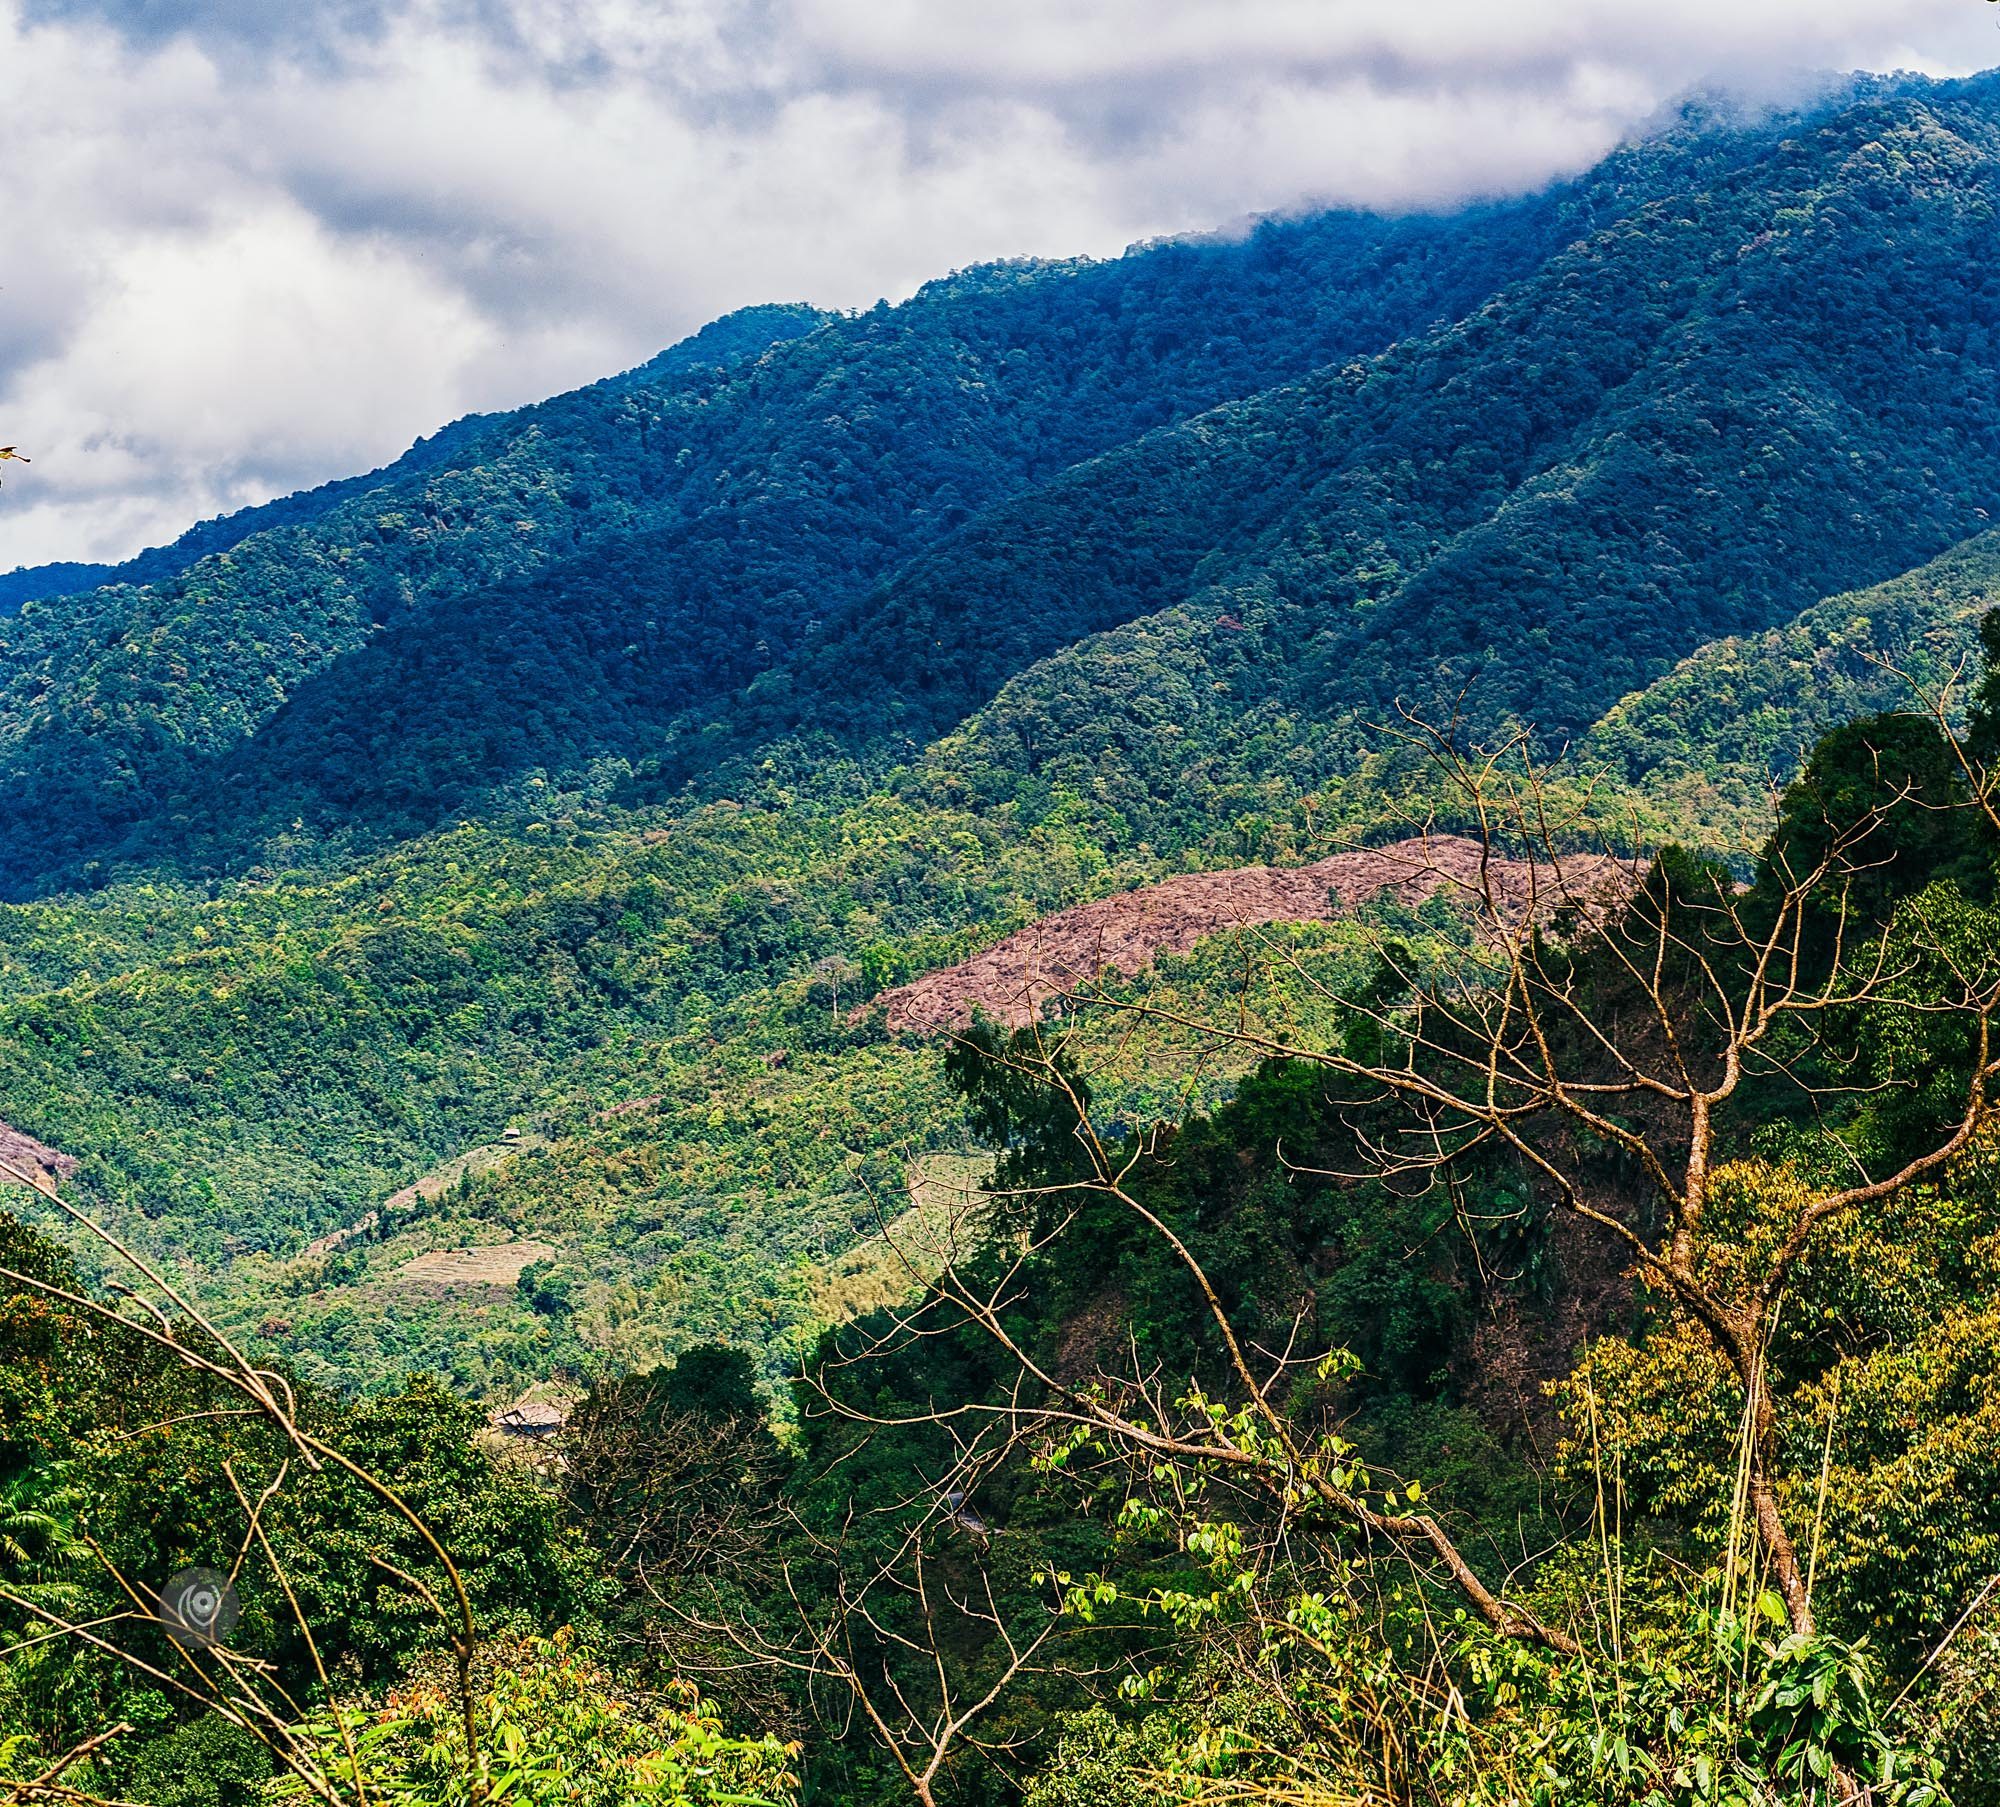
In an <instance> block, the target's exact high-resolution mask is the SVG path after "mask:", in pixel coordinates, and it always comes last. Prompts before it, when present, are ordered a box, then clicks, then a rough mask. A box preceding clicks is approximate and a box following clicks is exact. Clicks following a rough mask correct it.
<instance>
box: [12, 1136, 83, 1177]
mask: <svg viewBox="0 0 2000 1807" xmlns="http://www.w3.org/2000/svg"><path fill="white" fill-rule="evenodd" d="M10 1168H11V1169H12V1170H13V1171H12V1172H9V1171H8V1169H10ZM75 1171H76V1156H75V1155H73V1154H64V1153H63V1152H62V1150H60V1149H58V1148H51V1147H50V1146H49V1145H48V1144H47V1143H46V1142H37V1141H36V1140H35V1138H34V1137H33V1136H30V1135H25V1134H23V1133H22V1132H21V1131H20V1130H18V1129H16V1128H15V1127H14V1126H13V1125H12V1124H11V1123H0V1184H4V1185H9V1186H25V1185H28V1184H30V1183H32V1181H33V1180H34V1179H35V1178H36V1177H37V1176H39V1177H40V1178H42V1179H45V1180H50V1181H53V1182H54V1183H56V1184H57V1185H60V1184H61V1183H62V1182H63V1181H64V1180H66V1179H68V1178H69V1176H70V1175H71V1174H73V1173H74V1172H75ZM24 1174H25V1175H26V1176H27V1178H25V1179H24V1178H21V1177H18V1176H20V1175H24Z"/></svg>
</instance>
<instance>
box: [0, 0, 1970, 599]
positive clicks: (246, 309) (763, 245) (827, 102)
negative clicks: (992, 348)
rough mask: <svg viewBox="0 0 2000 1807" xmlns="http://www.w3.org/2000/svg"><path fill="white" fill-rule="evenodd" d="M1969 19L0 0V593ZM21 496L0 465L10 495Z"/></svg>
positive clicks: (1036, 1)
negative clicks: (688, 358)
mask: <svg viewBox="0 0 2000 1807" xmlns="http://www.w3.org/2000/svg"><path fill="white" fill-rule="evenodd" d="M1996 11H2000V9H1996V8H1993V7H1989V6H1985V5H1981V4H1978V3H1977V0H1810V3H1807V0H1759V4H1757V5H1756V6H1753V7H1746V6H1744V5H1742V4H1741V3H1740V0H1728V3H1725V0H1685V3H1684V4H1681V5H1678V6H1675V7H1671V8H1666V7H1656V8H1632V7H1630V6H1627V5H1625V4H1622V0H1523V4H1521V5H1518V6H1515V7H1511V8H1500V7H1494V6H1492V5H1490V4H1488V3H1485V0H1434V4H1432V5H1430V6H1428V7H1425V8H1421V9H1416V8H1404V7H1392V6H1389V5H1387V4H1384V3H1382V0H1234V3H1226V0H958V3H957V4H954V5H952V6H950V7H938V6H935V5H933V4H928V3H926V0H288V4H286V5H285V6H282V7H273V6H271V5H269V4H268V0H0V106H4V108H5V116H6V118H7V120H8V125H9V138H10V146H11V149H12V152H13V156H12V159H11V169H10V174H9V176H8V178H7V181H6V183H5V185H4V187H0V221H4V225H5V236H4V241H0V242H4V245H5V263H4V267H0V439H4V440H11V441H18V442H19V443H20V444H21V445H22V446H23V448H24V449H26V450H28V451H30V452H31V453H33V455H34V457H35V460H36V462H35V464H34V466H33V467H32V468H31V469H30V470H28V471H25V472H22V473H21V474H20V475H19V476H16V477H12V478H11V479H10V480H9V482H8V485H7V489H6V506H5V508H4V510H0V569H5V568H8V567H11V566H13V565H16V564H22V563H32V562H38V561H40V560H44V559H49V558H61V557H118V556H123V555H125V554H127V553H130V552H132V551H135V550H137V549H138V548H139V547H140V546H142V545H146V544H150V543H157V542H159V541H162V540H165V539H168V538H171V537H173V535H174V534H176V533H177V532H179V531H180V530H181V529H182V528H183V527H185V526H187V525H188V524H189V523H190V522H192V521H193V520H195V519H196V518H198V517H200V516H202V515H207V514H214V513H216V512H219V511H221V510H224V509H228V508H234V507H239V506H242V505H244V504H247V503H251V502H255V501H259V500H263V499H265V498H266V497H268V496H270V495H273V494H279V493H283V492H285V491H287V490H291V489H295V488H299V487H301V486H303V485H306V484H310V483H314V482H318V481H322V480H324V479H326V478H328V477H332V476H337V475H343V474H346V473H348V472H350V471H354V470H361V469H366V468H368V467H369V466H371V465H374V464H378V463H381V462H383V461H384V460H386V459H387V458H390V457H392V456H394V455H395V454H396V453H397V452H398V451H400V450H401V449H402V448H403V447H404V446H405V445H407V444H408V443H409V441H410V440H411V439H413V438H414V437H416V436H417V435H418V434H421V433H424V432H428V431H430V430H431V429H433V428H435V427H436V426H438V425H440V424H442V423H443V422H444V421H446V420H449V419H451V418H453V417H455V416H457V415H460V414H463V413H466V412H468V411H471V410H475V409H482V408H494V407H505V406H510V405H514V404H517V403H520V402H524V401H528V400H531V399H534V398H535V397H538V396H541V395H545V394H549V393H552V392H554V391H556V390H559V389H562V388H566V387H569V386H572V385H574V384H576V383H580V382H586V381H589V380H590V379H592V378H594V377H597V376H601V375H604V374H606V373H608V372H610V371H612V370H615V369H619V368H622V367H625V366H628V365H630V364H633V363H636V362H638V361H640V360H641V359H643V358H645V357H647V356H649V355H651V354H652V353H653V352H654V351H656V350H658V349H659V348H660V347H661V346H662V345H664V344H666V343H668V342H670V341H671V340H673V339H675V338H678V337H680V336H682V335H684V334H685V333H687V332H690V331H692V330H694V329H695V328H696V327H698V326H699V325H701V324H702V323H703V322H704V321H705V320H708V319H710V318H712V317H714V316H715V315H716V314H719V313H722V312H724V311H726V310H728V309H730V308H733V307H738V306H742V305H744V304H746V303H749V302H754V301H765V300H808V301H813V302H817V303H819V304H821V305H824V306H835V307H848V306H865V305H867V304H869V303H872V302H873V301H874V300H876V299H877V298H878V297H882V296H888V297H891V298H895V297H899V296H901V295H904V294H907V293H908V292H909V291H910V290H912V289H913V288H914V287H916V285H917V284H918V283H920V282H921V281H923V280H924V279H925V278H927V277H930V276H934V275H937V274H940V273H942V272H944V271H946V270H948V269H951V268H954V267H958V266H962V265H965V264H968V263H973V262H978V261H983V260H986V259H990V258H998V257H1008V256H1019V255H1040V256H1061V255H1070V254H1074V253H1091V254H1096V255H1114V254H1116V253H1117V252H1118V251H1119V250H1121V249H1122V248H1123V247H1124V246H1126V245H1127V244H1129V243H1131V242H1133V241H1135V240H1139V239H1143V238H1148V237H1154V236H1158V235H1161V234H1165V233H1174V232H1184V231H1189V230H1197V229H1203V228H1207V227H1211V226H1215V225H1218V224H1222V223H1226V222H1229V221H1233V220H1240V219H1241V218H1243V217H1244V216H1246V215H1248V214H1251V213H1256V212H1275V211H1288V210H1296V209H1299V208H1303V207H1307V206H1311V205H1315V204H1343V205H1360V206H1369V207H1385V208H1407V207H1412V206H1434V205H1439V204H1447V203H1450V202H1453V201H1456V200H1461V199H1466V198H1472V197H1476V196H1482V195H1491V194H1497V193H1504V192H1512V191H1516V190H1519V189H1523V188H1528V187H1532V186H1535V185H1537V184H1539V183H1541V182H1544V181H1546V180H1548V179H1550V178H1551V177H1553V176H1555V175H1559V174H1561V173H1564V172H1566V171H1569V170H1572V169H1575V168H1578V167H1581V166H1583V165H1584V164H1587V163H1588V162H1589V161H1591V160H1592V159H1593V158H1594V157H1596V156H1598V155H1600V154H1601V153H1602V152H1603V151H1604V150H1605V149H1606V148H1608V147H1609V146H1610V145H1611V144H1612V143H1613V142H1615V141H1616V140H1617V139H1618V138H1619V137H1620V136H1621V135H1623V134H1625V133H1626V132H1629V131H1630V130H1632V129H1633V128H1634V127H1635V126H1637V125H1639V124H1640V123H1642V122H1643V121H1644V120H1645V119H1647V118H1648V117H1649V116H1651V115H1652V114H1653V113H1655V112H1656V111H1657V109H1658V108H1659V107H1660V106H1661V105H1662V104H1663V103H1665V102H1667V101H1668V100H1670V99H1671V98H1672V97H1673V96H1675V95H1677V94H1679V93H1681V92H1684V91H1685V90H1687V89H1688V88H1689V87H1691V86H1695V85H1699V84H1713V85H1723V86H1729V87H1736V88H1741V89H1743V90H1745V91H1748V92H1753V93H1755V92H1771V91H1777V90H1779V89H1781V88H1782V86H1783V85H1784V84H1786V83H1788V82H1796V81H1798V80H1800V79H1801V73H1800V72H1802V71H1805V70H1809V69H1845V68H1874V69H1892V68H1911V69H1919V68H1920V69H1924V70H1928V71H1931V72H1933V73H1945V74H1950V73H1964V72H1968V71H1970V70H1972V69H1975V68H1979V67H1983V66H1985V65H1986V64H1988V63H1991V62H1994V61H2000V36H1996V35H1995V29H1994V27H1995V13H1996ZM15 468H17V469H18V467H15Z"/></svg>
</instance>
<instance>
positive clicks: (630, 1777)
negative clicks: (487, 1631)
mask: <svg viewBox="0 0 2000 1807" xmlns="http://www.w3.org/2000/svg"><path fill="white" fill-rule="evenodd" d="M482 1682H483V1686H482V1688H481V1691H480V1695H479V1698H478V1700H477V1702H476V1703H475V1712H476V1724H477V1729H478V1733H479V1744H478V1747H477V1754H476V1757H475V1756H473V1755H472V1753H470V1752H469V1751H468V1748H467V1742H466V1729H465V1721H464V1718H463V1716H462V1714H461V1711H460V1706H459V1701H458V1699H457V1697H456V1694H455V1691H454V1689H453V1688H452V1686H451V1684H450V1683H449V1682H448V1681H447V1680H446V1679H444V1677H443V1676H442V1675H438V1674H432V1673H428V1672H420V1673H418V1674H417V1675H416V1676H414V1677H413V1678H412V1679H411V1680H410V1681H409V1682H408V1683H406V1684H405V1685H404V1686H403V1687H402V1688H401V1689H399V1690H398V1691H397V1692H396V1694H394V1695H393V1696H392V1697H391V1698H390V1700H389V1701H388V1703H387V1704H386V1705H385V1706H383V1707H382V1708H381V1709H380V1710H379V1711H378V1712H376V1713H374V1714H373V1715H371V1716H369V1717H368V1718H367V1719H366V1720H365V1721H363V1723H362V1725H361V1727H360V1729H359V1730H358V1731H356V1730H354V1729H353V1728H352V1727H350V1728H349V1729H348V1733H347V1738H343V1736H342V1734H341V1731H340V1730H339V1729H338V1727H337V1726H335V1725H334V1724H332V1723H328V1724H325V1725H323V1726H320V1727H318V1728H316V1730H317V1737H318V1748H319V1752H320V1767H321V1771H322V1773H323V1774H325V1775H326V1776H327V1777H328V1778H330V1779H332V1780H333V1781H334V1782H335V1784H336V1786H342V1787H345V1786H346V1785H347V1784H348V1783H349V1782H350V1781H351V1783H352V1785H353V1788H354V1794H355V1798H357V1799H368V1798H371V1797H372V1798H374V1799H377V1800H383V1801H391V1802H396V1803H400V1804H401V1807H477V1804H478V1803H480V1802H485V1801H491V1802H495V1803H500V1802H519V1803H522V1807H555V1804H556V1803H577V1804H578V1807H639V1804H642V1803H643V1804H644V1807H784V1804H785V1803H787V1802H789V1801H791V1800H793V1799H794V1798H795V1793H796V1787H797V1784H796V1782H795V1781H794V1780H793V1778H792V1775H791V1774H790V1764H791V1762H792V1759H793V1757H794V1755H795V1753H794V1752H793V1751H791V1750H789V1749H787V1747H785V1746H784V1745H781V1744H780V1743H778V1741H777V1740H776V1739H774V1738H769V1737H764V1738H743V1737H735V1736H731V1735H730V1734H729V1733H727V1732H726V1731H725V1730H724V1729H723V1727H722V1725H721V1722H720V1721H719V1720H718V1719H717V1718H716V1716H715V1714H714V1711H713V1709H712V1708H710V1707H709V1706H708V1704H707V1703H706V1702H704V1701H703V1700H701V1699H700V1697H699V1696H698V1695H697V1694H696V1692H695V1691H694V1689H693V1688H692V1687H689V1686H683V1687H679V1688H676V1689H675V1690H674V1691H673V1692H672V1693H671V1694H668V1695H665V1696H655V1697H647V1696H644V1695H639V1694H635V1693H633V1692H632V1691H630V1690H629V1689H626V1688H623V1687H621V1686H620V1685H619V1683H618V1681H617V1680H616V1678H615V1677H614V1676H613V1675H611V1674H610V1672H609V1671H607V1670H605V1669H604V1668H602V1667H601V1666H600V1665H599V1664H597V1663H595V1662H593V1661H591V1660H590V1659H589V1658H588V1657H587V1656H586V1655H585V1654H584V1653H583V1652H582V1651H581V1650H580V1649H579V1648H578V1647H577V1646H576V1644H575V1642H574V1641H573V1640H572V1639H570V1638H569V1637H567V1636H565V1635H562V1634H558V1635H557V1636H555V1637H553V1638H532V1639H523V1640H519V1641H515V1642H510V1643H502V1644H500V1645H497V1646H496V1647H494V1648H493V1649H492V1651H491V1652H490V1653H489V1657H488V1664H487V1669H486V1672H485V1674H484V1675H483V1677H482ZM348 1738H351V1739H352V1742H353V1746H354V1749H355V1751H356V1754H357V1759H358V1760H357V1761H356V1762H355V1763H354V1764H353V1765H352V1767H351V1768H349V1766H348V1759H347V1739H348ZM343 1770H346V1771H347V1774H346V1775H343ZM286 1797H289V1798H297V1799H305V1798H310V1797H309V1796H308V1795H307V1793H306V1790H305V1789H304V1788H303V1787H302V1786H299V1785H297V1784H294V1785H292V1786H290V1787H288V1788H285V1789H282V1790H280V1798H286Z"/></svg>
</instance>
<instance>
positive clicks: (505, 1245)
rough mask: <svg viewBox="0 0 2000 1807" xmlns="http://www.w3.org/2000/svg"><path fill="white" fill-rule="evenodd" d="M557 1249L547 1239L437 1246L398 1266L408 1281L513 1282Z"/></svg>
mask: <svg viewBox="0 0 2000 1807" xmlns="http://www.w3.org/2000/svg"><path fill="white" fill-rule="evenodd" d="M555 1252H556V1251H555V1249H554V1248H553V1247H552V1246H551V1245H550V1244H548V1243H546V1242H492V1243H486V1244H483V1245H482V1246H480V1247H477V1248H464V1249H433V1250H432V1251H431V1253H429V1254H428V1255H419V1256H417V1257H416V1258H415V1259H414V1260H410V1261H406V1262H404V1263H403V1265H402V1266H401V1267H399V1268H398V1269H397V1270H396V1278H397V1280H398V1281H400V1282H402V1283H403V1284H405V1285H417V1286H447V1287H450V1286H512V1285H513V1284H514V1282H515V1281H516V1280H518V1279H520V1277H521V1270H522V1269H523V1268H525V1267H527V1266H529V1265H530V1264H531V1263H533V1262H536V1261H547V1260H550V1259H551V1258H552V1257H553V1256H554V1255H555Z"/></svg>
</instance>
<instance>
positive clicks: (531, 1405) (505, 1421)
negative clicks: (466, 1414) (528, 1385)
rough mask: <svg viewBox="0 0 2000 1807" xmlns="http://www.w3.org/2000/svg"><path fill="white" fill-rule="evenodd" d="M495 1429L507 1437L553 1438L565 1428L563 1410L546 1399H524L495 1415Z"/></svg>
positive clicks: (493, 1421)
mask: <svg viewBox="0 0 2000 1807" xmlns="http://www.w3.org/2000/svg"><path fill="white" fill-rule="evenodd" d="M492 1423H493V1428H494V1429H495V1430H496V1431H499V1432H500V1433H501V1435H502V1436H507V1437H534V1438H541V1437H553V1436H554V1435H555V1434H556V1432H557V1431H559V1430H561V1429H562V1427H563V1410H562V1407H561V1406H559V1405H552V1404H551V1403H550V1402H549V1401H548V1400H546V1399H523V1400H519V1401H517V1402H516V1403H515V1404H513V1405H510V1406H507V1407H505V1408H503V1409H502V1410H500V1411H497V1412H495V1413H494V1414H493V1420H492Z"/></svg>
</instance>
